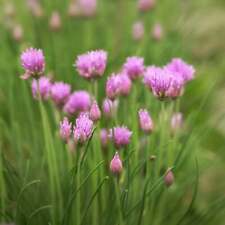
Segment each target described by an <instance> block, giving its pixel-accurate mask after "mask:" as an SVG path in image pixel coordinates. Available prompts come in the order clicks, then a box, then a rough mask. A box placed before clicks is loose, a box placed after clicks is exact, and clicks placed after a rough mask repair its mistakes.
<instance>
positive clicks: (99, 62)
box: [75, 50, 107, 79]
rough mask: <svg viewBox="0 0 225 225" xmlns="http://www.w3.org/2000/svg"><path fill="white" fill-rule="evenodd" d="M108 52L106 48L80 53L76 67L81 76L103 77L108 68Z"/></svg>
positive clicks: (87, 77)
mask: <svg viewBox="0 0 225 225" xmlns="http://www.w3.org/2000/svg"><path fill="white" fill-rule="evenodd" d="M106 64H107V52H106V51H104V50H96V51H90V52H88V53H85V54H82V55H79V56H78V57H77V60H76V62H75V67H76V69H77V72H78V73H79V75H80V76H82V77H84V78H86V79H93V78H98V77H101V76H102V75H103V74H104V72H105V69H106Z"/></svg>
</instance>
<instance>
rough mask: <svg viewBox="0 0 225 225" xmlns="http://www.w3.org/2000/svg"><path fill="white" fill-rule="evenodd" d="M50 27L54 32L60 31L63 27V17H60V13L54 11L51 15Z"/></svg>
mask: <svg viewBox="0 0 225 225" xmlns="http://www.w3.org/2000/svg"><path fill="white" fill-rule="evenodd" d="M49 26H50V29H51V30H52V31H59V30H60V28H61V26H62V22H61V17H60V15H59V12H57V11H54V12H53V13H52V15H51V18H50V21H49Z"/></svg>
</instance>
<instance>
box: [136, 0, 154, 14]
mask: <svg viewBox="0 0 225 225" xmlns="http://www.w3.org/2000/svg"><path fill="white" fill-rule="evenodd" d="M154 6H155V0H138V9H139V10H140V11H142V12H146V11H148V10H150V9H152V8H153V7H154Z"/></svg>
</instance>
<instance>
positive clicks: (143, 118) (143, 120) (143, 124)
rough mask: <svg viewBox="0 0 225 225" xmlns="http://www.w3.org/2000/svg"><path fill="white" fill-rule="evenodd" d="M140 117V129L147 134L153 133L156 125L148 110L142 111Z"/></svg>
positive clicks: (139, 113)
mask: <svg viewBox="0 0 225 225" xmlns="http://www.w3.org/2000/svg"><path fill="white" fill-rule="evenodd" d="M138 116H139V125H140V128H141V129H142V130H143V131H144V132H146V133H151V132H152V131H153V129H154V124H153V121H152V118H151V116H150V115H149V113H148V111H147V110H146V109H140V110H139V112H138Z"/></svg>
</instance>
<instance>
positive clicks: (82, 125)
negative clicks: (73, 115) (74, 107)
mask: <svg viewBox="0 0 225 225" xmlns="http://www.w3.org/2000/svg"><path fill="white" fill-rule="evenodd" d="M92 131H93V121H92V120H90V118H89V116H88V114H87V113H81V114H80V115H79V117H78V118H77V119H76V124H75V126H74V130H73V135H74V140H75V142H76V143H81V144H83V143H84V142H86V141H87V140H88V139H89V138H90V137H91V134H92Z"/></svg>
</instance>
